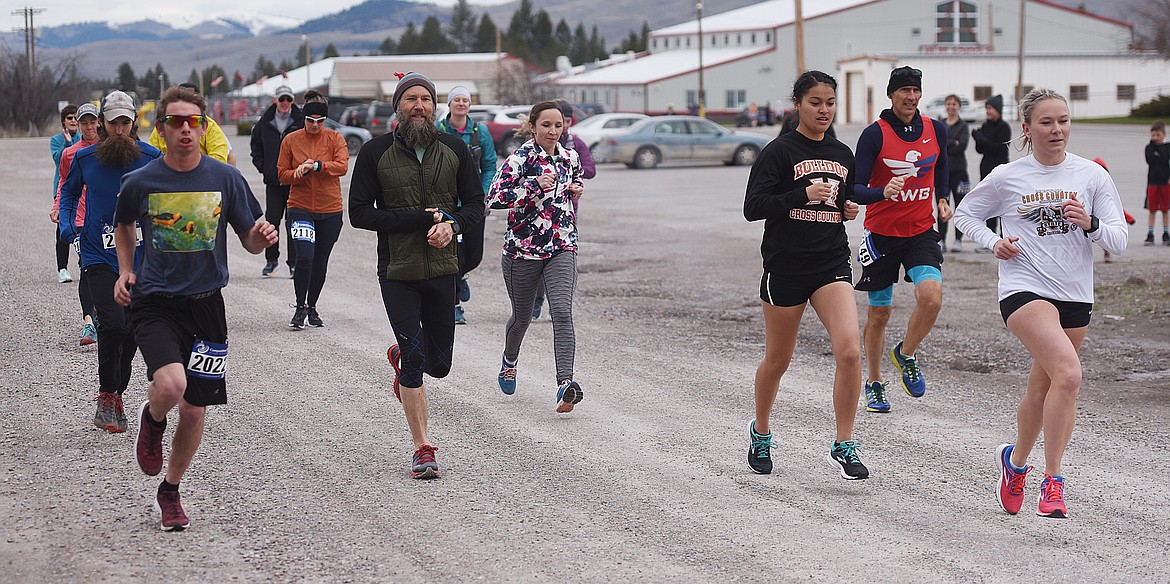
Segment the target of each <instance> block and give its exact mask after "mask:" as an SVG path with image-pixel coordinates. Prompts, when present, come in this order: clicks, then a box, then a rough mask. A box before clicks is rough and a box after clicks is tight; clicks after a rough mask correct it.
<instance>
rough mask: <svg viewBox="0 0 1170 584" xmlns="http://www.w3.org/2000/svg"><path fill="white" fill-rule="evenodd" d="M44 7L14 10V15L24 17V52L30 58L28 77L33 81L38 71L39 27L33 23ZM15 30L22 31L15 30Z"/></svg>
mask: <svg viewBox="0 0 1170 584" xmlns="http://www.w3.org/2000/svg"><path fill="white" fill-rule="evenodd" d="M44 11H45V9H44V8H30V7H28V6H25V7H24V8H21V9H20V10H13V11H12V14H13V15H14V16H23V17H24V29H23V32H24V54H25V56H26V57H27V58H28V79H29V82H32V80H33V78H34V77H35V76H36V72H37V57H36V51H37V28H36V25H34V24H33V16H34V15H37V14H40V13H42V12H44ZM13 32H20V31H19V30H13Z"/></svg>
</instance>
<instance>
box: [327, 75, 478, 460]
mask: <svg viewBox="0 0 1170 584" xmlns="http://www.w3.org/2000/svg"><path fill="white" fill-rule="evenodd" d="M393 103H394V111H395V112H396V116H397V119H398V128H397V130H396V131H394V132H389V133H386V134H383V135H382V136H379V137H377V138H374V139H373V140H371V141H369V142H367V143H366V144H365V146H362V149H361V151H360V152H358V158H357V162H356V164H355V165H354V169H353V179H352V181H351V182H350V190H349V219H350V222H352V223H353V226H354V227H358V228H360V229H369V230H371V231H376V232H378V281H379V284H380V285H381V289H382V302H383V304H385V307H386V315H387V316H388V317H389V319H390V326H391V328H393V329H394V336H395V338H396V340H397V343H396V344H394V345H392V346H391V347H390V349H389V350H388V351H387V352H386V356H387V358H388V359H389V360H390V365H391V366H393V368H394V395H395V397H397V398H398V399H399V401H401V402H402V408H403V410H404V411H405V413H406V423H407V425H408V426H409V427H410V435H411V438H412V439H413V440H414V448H415V452H414V458H413V460H412V462H411V476H412V477H414V478H418V479H430V478H435V477H438V476H439V465H438V463H437V462H435V450H436V448H435V447H434V446H433V445H432V444H431V443H430V440H429V438H428V437H427V400H426V390H425V388H424V387H423V374H424V373H425V374H427V375H430V376H431V377H434V378H442V377H446V376H447V373H449V372H450V371H451V361H452V356H451V353H452V348H453V346H454V344H455V285H456V279H457V278H458V277H459V256H458V253H457V251H456V246H455V245H452V241H453V240H454V238H455V236H456V235H457V234H459V233H463V232H465V231H467V230H469V229H471V228H472V227H473V226H475V225H477V224H479V223H480V222H481V221H483V185H482V184H481V183H480V180H479V172H478V171H477V170H476V169H477V168H478V163H477V161H476V160H475V159H474V157H472V155H471V151H470V150H469V149H468V148H467V145H466V144H464V143H463V140H462V139H461V138H460V137H458V136H453V135H450V134H445V133H440V132H439V129H438V128H436V127H435V84H434V83H431V80H430V79H427V78H426V76H424V75H422V74H420V73H408V74H406V75H403V76H401V78H400V80H399V81H398V86H397V87H396V88H395V89H394V101H393Z"/></svg>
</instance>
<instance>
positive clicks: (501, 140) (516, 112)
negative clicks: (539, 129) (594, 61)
mask: <svg viewBox="0 0 1170 584" xmlns="http://www.w3.org/2000/svg"><path fill="white" fill-rule="evenodd" d="M473 107H474V106H473ZM530 111H532V106H531V105H510V106H504V107H500V108H498V109H496V110H495V115H493V116H491V117H490V118H489V119H487V120H484V121H483V123H484V125H486V126H487V129H488V132H489V133H490V134H491V135H492V140H493V141H495V143H496V154H497V155H500V156H504V157H507V156H508V155H509V154H511V153H512V152H515V151H516V149H517V148H519V147H520V146H521V145H523V144H524V142H525V141H527V140H528V137H526V136H517V135H516V130H519V129H520V116H521V115H528V112H530ZM587 117H589V116H586V115H585V112H583V111H581V110H580V109H578V108H577V107H576V106H574V107H573V119H574V120H584V119H585V118H587Z"/></svg>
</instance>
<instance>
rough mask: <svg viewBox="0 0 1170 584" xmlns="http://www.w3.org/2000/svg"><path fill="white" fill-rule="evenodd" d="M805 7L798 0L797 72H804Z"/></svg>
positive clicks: (798, 73)
mask: <svg viewBox="0 0 1170 584" xmlns="http://www.w3.org/2000/svg"><path fill="white" fill-rule="evenodd" d="M804 71H805V69H804V9H803V7H802V6H801V1H800V0H796V74H797V75H800V74H801V73H804Z"/></svg>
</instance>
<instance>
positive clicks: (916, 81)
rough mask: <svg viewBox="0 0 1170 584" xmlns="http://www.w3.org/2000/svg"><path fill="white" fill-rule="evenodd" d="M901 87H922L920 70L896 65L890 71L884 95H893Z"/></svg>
mask: <svg viewBox="0 0 1170 584" xmlns="http://www.w3.org/2000/svg"><path fill="white" fill-rule="evenodd" d="M903 87H917V88H918V89H922V71H919V70H918V69H915V68H913V67H898V68H897V69H894V70H893V71H890V82H889V84H887V85H886V95H893V94H894V92H895V91H897V90H898V89H901V88H903Z"/></svg>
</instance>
